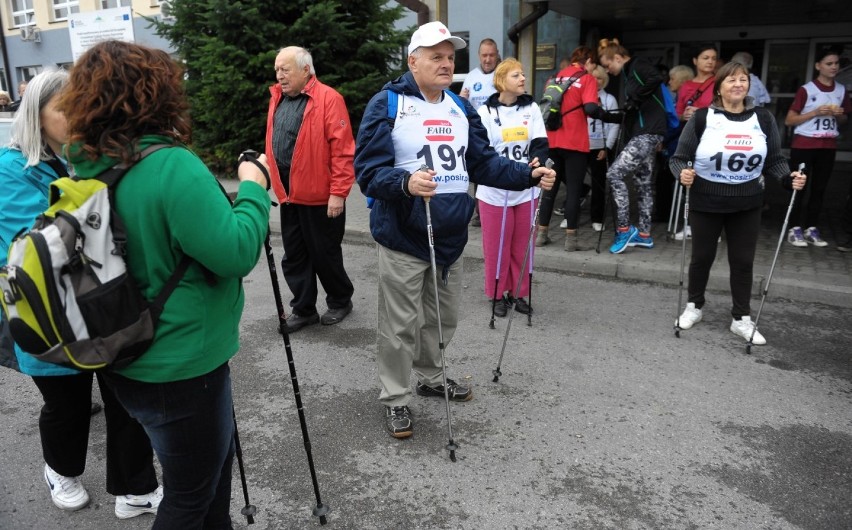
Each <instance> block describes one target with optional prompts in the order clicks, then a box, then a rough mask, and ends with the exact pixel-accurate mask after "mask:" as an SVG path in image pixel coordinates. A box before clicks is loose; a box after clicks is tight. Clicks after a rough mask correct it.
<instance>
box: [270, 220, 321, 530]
mask: <svg viewBox="0 0 852 530" xmlns="http://www.w3.org/2000/svg"><path fill="white" fill-rule="evenodd" d="M269 234H270V232H267V233H266V240H265V241H264V242H263V246H264V249H265V250H266V262H267V264H268V265H269V279H270V280H271V281H272V294H273V296H274V297H275V307H276V308H277V309H278V331H279V332H280V333H281V336H282V337H284V351H285V352H287V366H288V368H290V382H291V383H292V384H293V396H294V397H295V398H296V410H297V411H298V413H299V424H300V426H301V427H302V439H303V440H304V441H305V454H306V455H307V457H308V467H309V468H310V471H311V482H312V483H313V486H314V496H315V497H316V500H317V505H316V507H315V508H314V510H313V513H314V516H315V517H319V521H320V524H322V525H324V524H325V523H326V522H327V521H326V518H325V516H326V515H328V513H329V512H330V511H331V508H330V507H329V506H328V505H327V504H323V503H322V498H321V497H320V491H319V482H318V481H317V471H316V468H314V457H313V454H312V452H311V439H310V437H309V436H308V423H307V421H306V420H305V409H304V407H302V394H301V392H299V379H298V378H297V377H296V365H295V364H294V363H293V348H292V347H291V346H290V334H289V333H288V332H287V319H286V317H285V313H284V303H283V302H282V301H281V290H280V288H279V287H278V272H277V271H276V270H275V258H274V257H273V256H272V244H271V243H270V241H269Z"/></svg>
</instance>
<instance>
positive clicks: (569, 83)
mask: <svg viewBox="0 0 852 530" xmlns="http://www.w3.org/2000/svg"><path fill="white" fill-rule="evenodd" d="M585 73H586V71H585V70H580V71H579V72H577V73H576V74H574V75H572V76H571V77H569V78H568V80H567V81H565V83H562V84H560V86H561V87H562V99H565V93H566V92H568V89H570V88H571V86H572V85H573V84H574V83H576V82H577V80H578V79H580V78H581V77H583V76H584V75H585ZM582 106H583V104H582V103H580V104H579V105H577V106H576V107H572V108H570V109H568V110H566V111H565V112H563V113H562V116H563V117H564V116H565V115H566V114H570V113H572V112H574V111H575V110H577V109H579V108H580V107H582Z"/></svg>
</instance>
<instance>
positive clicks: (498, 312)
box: [491, 298, 509, 318]
mask: <svg viewBox="0 0 852 530" xmlns="http://www.w3.org/2000/svg"><path fill="white" fill-rule="evenodd" d="M491 303H492V304H494V315H495V316H498V317H501V318H502V317H504V316H506V314H507V313H508V312H509V309H508V305H507V304H506V299H505V298H501V299H499V300H497V302H491Z"/></svg>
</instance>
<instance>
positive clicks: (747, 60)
mask: <svg viewBox="0 0 852 530" xmlns="http://www.w3.org/2000/svg"><path fill="white" fill-rule="evenodd" d="M731 62H732V63H740V64H741V65H743V66H745V67H746V68H748V69H749V70H751V66H752V65H753V64H754V57H752V56H751V54H750V53H748V52H737V53H735V54H734V56H733V57H731Z"/></svg>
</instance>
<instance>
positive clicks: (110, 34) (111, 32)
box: [68, 7, 135, 62]
mask: <svg viewBox="0 0 852 530" xmlns="http://www.w3.org/2000/svg"><path fill="white" fill-rule="evenodd" d="M68 36H69V37H70V38H71V57H72V60H73V61H74V62H76V61H77V58H78V57H80V56H81V55H83V54H84V53H85V52H86V50H88V49H89V48H91V47H92V46H94V45H95V44H97V43H99V42H101V41H105V40H110V39H113V40H122V41H125V42H134V41H135V38H134V36H133V16H132V15H131V14H130V8H129V7H116V8H113V9H100V10H97V11H88V12H85V13H74V14H72V15H70V16H69V17H68Z"/></svg>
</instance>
